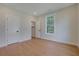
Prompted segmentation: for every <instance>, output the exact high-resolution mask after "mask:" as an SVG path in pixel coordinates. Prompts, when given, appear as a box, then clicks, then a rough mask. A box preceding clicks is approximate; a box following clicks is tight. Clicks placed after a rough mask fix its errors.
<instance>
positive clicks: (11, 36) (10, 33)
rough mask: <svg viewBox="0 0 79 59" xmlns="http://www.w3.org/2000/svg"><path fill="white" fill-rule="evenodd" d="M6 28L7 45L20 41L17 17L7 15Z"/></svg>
mask: <svg viewBox="0 0 79 59" xmlns="http://www.w3.org/2000/svg"><path fill="white" fill-rule="evenodd" d="M6 22H7V24H6V27H7V43H8V44H11V43H16V42H18V41H19V39H20V30H19V19H18V17H17V15H9V16H7V17H6Z"/></svg>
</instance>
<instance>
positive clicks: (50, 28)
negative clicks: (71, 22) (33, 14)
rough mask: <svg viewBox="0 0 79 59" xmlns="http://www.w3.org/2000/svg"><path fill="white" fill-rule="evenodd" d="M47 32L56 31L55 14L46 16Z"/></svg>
mask: <svg viewBox="0 0 79 59" xmlns="http://www.w3.org/2000/svg"><path fill="white" fill-rule="evenodd" d="M45 20H46V24H45V25H46V28H45V29H46V33H49V34H52V33H54V16H53V15H49V16H46V19H45Z"/></svg>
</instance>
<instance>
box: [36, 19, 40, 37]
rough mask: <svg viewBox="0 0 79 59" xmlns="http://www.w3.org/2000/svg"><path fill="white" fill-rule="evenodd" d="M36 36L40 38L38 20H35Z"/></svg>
mask: <svg viewBox="0 0 79 59" xmlns="http://www.w3.org/2000/svg"><path fill="white" fill-rule="evenodd" d="M36 37H37V38H41V30H40V20H37V21H36Z"/></svg>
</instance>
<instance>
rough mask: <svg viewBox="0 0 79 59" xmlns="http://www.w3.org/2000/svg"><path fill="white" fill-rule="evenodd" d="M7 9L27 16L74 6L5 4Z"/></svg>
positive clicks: (62, 4)
mask: <svg viewBox="0 0 79 59" xmlns="http://www.w3.org/2000/svg"><path fill="white" fill-rule="evenodd" d="M3 5H6V6H7V7H10V8H13V9H16V10H18V11H21V12H24V13H26V14H27V15H36V16H38V15H42V14H45V13H48V12H54V11H56V10H59V9H62V8H65V7H68V6H71V5H73V3H4V4H3Z"/></svg>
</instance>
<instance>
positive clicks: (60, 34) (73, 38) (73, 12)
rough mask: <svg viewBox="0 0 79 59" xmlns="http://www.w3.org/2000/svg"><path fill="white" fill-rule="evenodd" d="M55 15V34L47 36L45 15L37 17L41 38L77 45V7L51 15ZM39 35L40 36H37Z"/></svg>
mask: <svg viewBox="0 0 79 59" xmlns="http://www.w3.org/2000/svg"><path fill="white" fill-rule="evenodd" d="M53 14H56V15H55V32H54V33H53V34H52V35H48V34H45V16H47V15H50V14H49V13H48V14H45V15H41V16H38V17H37V20H39V19H40V29H41V32H40V34H41V38H43V39H48V40H52V41H58V42H62V43H68V44H73V45H76V44H77V5H73V6H70V7H67V8H64V9H62V10H59V11H56V12H54V13H51V15H53ZM37 35H38V34H37Z"/></svg>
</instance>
